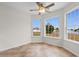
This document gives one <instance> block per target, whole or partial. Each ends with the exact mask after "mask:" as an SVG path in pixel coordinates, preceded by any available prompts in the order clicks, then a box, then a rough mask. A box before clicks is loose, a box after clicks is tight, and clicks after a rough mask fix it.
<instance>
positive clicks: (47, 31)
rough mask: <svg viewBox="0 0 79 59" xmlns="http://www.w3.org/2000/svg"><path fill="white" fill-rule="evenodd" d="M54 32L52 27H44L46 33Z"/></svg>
mask: <svg viewBox="0 0 79 59" xmlns="http://www.w3.org/2000/svg"><path fill="white" fill-rule="evenodd" d="M53 31H54V26H52V25H49V24H48V25H46V33H47V34H51V33H52V32H53Z"/></svg>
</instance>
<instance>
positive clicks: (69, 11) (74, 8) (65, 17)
mask: <svg viewBox="0 0 79 59" xmlns="http://www.w3.org/2000/svg"><path fill="white" fill-rule="evenodd" d="M78 8H79V6H76V7H73V8H72V9H70V10H68V11H67V12H66V13H65V16H64V19H65V20H64V22H66V24H65V25H66V26H65V30H66V32H65V34H66V35H65V36H66V38H65V40H67V41H70V42H73V43H77V44H79V42H78V41H75V40H71V39H68V33H67V14H69V13H71V12H72V11H74V10H76V9H78Z"/></svg>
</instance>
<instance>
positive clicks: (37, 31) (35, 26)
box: [32, 19, 40, 36]
mask: <svg viewBox="0 0 79 59" xmlns="http://www.w3.org/2000/svg"><path fill="white" fill-rule="evenodd" d="M32 26H33V36H40V20H37V19H35V20H33V22H32Z"/></svg>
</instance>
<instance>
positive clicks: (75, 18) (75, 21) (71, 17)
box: [67, 9, 79, 29]
mask: <svg viewBox="0 0 79 59" xmlns="http://www.w3.org/2000/svg"><path fill="white" fill-rule="evenodd" d="M67 27H68V28H72V29H73V28H79V9H76V10H74V11H72V12H71V13H69V14H67Z"/></svg>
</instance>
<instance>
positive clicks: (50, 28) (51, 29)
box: [45, 17, 59, 37]
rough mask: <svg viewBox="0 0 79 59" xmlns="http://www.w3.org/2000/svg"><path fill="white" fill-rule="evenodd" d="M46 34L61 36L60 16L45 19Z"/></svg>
mask: <svg viewBox="0 0 79 59" xmlns="http://www.w3.org/2000/svg"><path fill="white" fill-rule="evenodd" d="M45 26H46V36H49V37H59V18H58V17H54V18H50V19H47V20H46V21H45Z"/></svg>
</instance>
